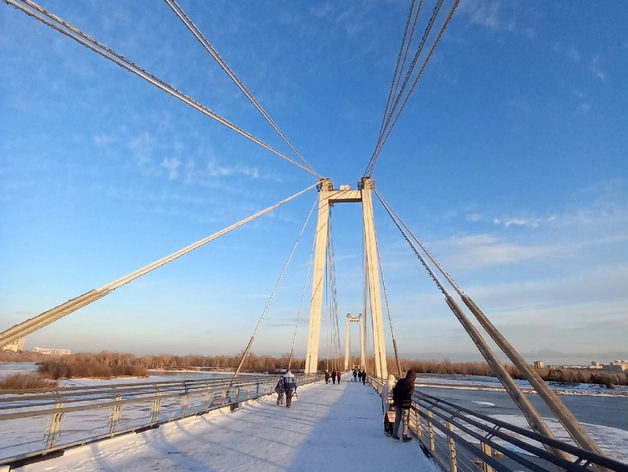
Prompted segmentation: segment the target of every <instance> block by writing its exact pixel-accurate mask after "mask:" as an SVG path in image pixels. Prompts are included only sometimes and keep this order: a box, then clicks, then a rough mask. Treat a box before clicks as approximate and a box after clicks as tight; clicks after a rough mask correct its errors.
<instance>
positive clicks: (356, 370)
mask: <svg viewBox="0 0 628 472" xmlns="http://www.w3.org/2000/svg"><path fill="white" fill-rule="evenodd" d="M353 381H354V382H357V381H358V369H353Z"/></svg>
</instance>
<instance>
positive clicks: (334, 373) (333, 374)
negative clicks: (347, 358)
mask: <svg viewBox="0 0 628 472" xmlns="http://www.w3.org/2000/svg"><path fill="white" fill-rule="evenodd" d="M331 383H333V384H335V383H336V369H334V370H332V371H331Z"/></svg>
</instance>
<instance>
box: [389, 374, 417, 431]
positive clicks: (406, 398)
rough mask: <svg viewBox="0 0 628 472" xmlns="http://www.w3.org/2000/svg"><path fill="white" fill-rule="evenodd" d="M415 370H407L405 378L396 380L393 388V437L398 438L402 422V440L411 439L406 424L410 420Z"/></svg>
mask: <svg viewBox="0 0 628 472" xmlns="http://www.w3.org/2000/svg"><path fill="white" fill-rule="evenodd" d="M415 379H416V372H415V371H413V370H409V371H408V373H407V374H406V378H405V379H401V380H399V381H398V382H397V385H395V387H394V388H393V403H394V405H395V429H394V431H393V439H399V428H400V426H401V423H403V442H408V441H412V438H411V437H410V436H408V424H409V422H410V405H411V403H412V394H413V393H414V381H415Z"/></svg>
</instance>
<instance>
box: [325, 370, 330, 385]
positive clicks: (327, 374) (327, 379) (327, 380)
mask: <svg viewBox="0 0 628 472" xmlns="http://www.w3.org/2000/svg"><path fill="white" fill-rule="evenodd" d="M325 383H326V384H328V383H329V371H328V370H327V369H325Z"/></svg>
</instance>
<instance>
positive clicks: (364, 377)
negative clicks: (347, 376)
mask: <svg viewBox="0 0 628 472" xmlns="http://www.w3.org/2000/svg"><path fill="white" fill-rule="evenodd" d="M362 385H366V371H362Z"/></svg>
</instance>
